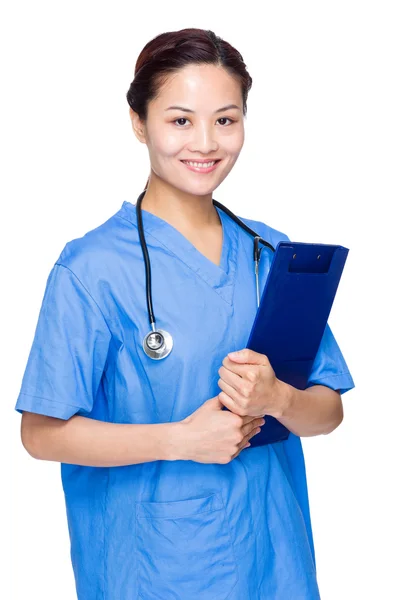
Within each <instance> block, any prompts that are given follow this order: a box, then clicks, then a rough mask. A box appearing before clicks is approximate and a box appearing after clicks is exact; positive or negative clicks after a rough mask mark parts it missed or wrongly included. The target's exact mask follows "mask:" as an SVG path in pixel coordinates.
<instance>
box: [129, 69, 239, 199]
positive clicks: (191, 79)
mask: <svg viewBox="0 0 400 600" xmlns="http://www.w3.org/2000/svg"><path fill="white" fill-rule="evenodd" d="M228 105H236V106H237V107H238V108H235V107H231V108H224V107H227V106H228ZM172 106H179V107H181V108H170V107H172ZM222 108H224V110H220V109H222ZM183 109H187V110H183ZM130 114H131V118H132V124H133V128H134V131H135V135H136V136H137V138H138V139H139V140H140V141H141V142H143V143H145V144H147V147H148V150H149V157H150V163H151V168H152V171H154V173H155V174H156V175H157V176H158V177H159V178H161V179H163V180H165V181H166V182H168V183H169V184H170V185H171V186H173V187H176V188H179V189H180V190H181V191H183V192H185V193H189V194H194V195H198V196H203V195H207V194H212V192H213V190H215V189H216V188H217V187H218V186H219V185H220V183H222V181H223V180H224V179H225V177H226V176H227V175H228V173H229V172H230V170H231V169H232V167H233V165H234V164H235V162H236V160H237V158H238V156H239V154H240V151H241V149H242V146H243V143H244V122H243V103H242V94H241V87H240V84H239V83H238V82H237V81H236V80H235V79H234V78H233V77H232V76H231V75H230V74H229V73H228V72H227V71H226V70H225V69H224V68H222V67H216V66H215V65H205V64H202V65H188V66H186V67H184V68H182V69H181V70H180V71H179V72H178V73H176V74H174V75H171V76H170V77H169V78H168V81H167V82H166V83H165V84H164V85H163V86H162V87H161V89H160V92H159V96H158V98H156V99H154V100H152V101H151V102H150V103H149V107H148V118H147V122H146V123H142V122H141V121H140V120H139V119H138V116H137V114H136V113H135V112H133V111H132V110H130ZM141 131H142V132H143V133H141ZM196 159H203V160H204V159H207V160H208V161H212V160H214V159H220V160H219V162H218V163H217V165H216V167H215V168H214V169H213V170H211V171H210V172H208V173H204V172H195V171H193V170H191V169H189V168H188V167H187V166H186V165H185V164H184V163H183V162H182V161H183V160H192V161H195V160H196Z"/></svg>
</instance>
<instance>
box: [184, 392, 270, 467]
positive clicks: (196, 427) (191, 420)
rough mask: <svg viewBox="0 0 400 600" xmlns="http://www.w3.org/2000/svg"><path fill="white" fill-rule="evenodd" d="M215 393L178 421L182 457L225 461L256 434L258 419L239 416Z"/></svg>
mask: <svg viewBox="0 0 400 600" xmlns="http://www.w3.org/2000/svg"><path fill="white" fill-rule="evenodd" d="M222 407H223V404H222V402H221V401H220V400H219V398H218V396H214V397H213V398H210V399H209V400H206V402H204V404H202V406H200V408H198V409H197V410H195V411H194V412H193V413H192V414H191V415H189V416H188V417H186V419H183V420H182V421H180V423H181V424H182V425H183V426H184V427H183V429H182V431H184V434H183V439H182V441H181V442H180V448H181V456H183V460H194V461H195V462H200V463H219V464H226V463H229V462H230V461H231V460H233V459H234V458H236V457H237V456H238V454H239V453H240V452H241V450H243V448H246V447H247V446H246V444H247V442H248V440H249V439H250V438H252V437H253V436H254V435H256V434H257V433H259V431H260V425H263V424H264V423H265V420H264V419H263V418H262V417H261V418H255V417H250V416H244V417H241V416H239V415H235V414H233V413H232V412H229V411H228V410H222Z"/></svg>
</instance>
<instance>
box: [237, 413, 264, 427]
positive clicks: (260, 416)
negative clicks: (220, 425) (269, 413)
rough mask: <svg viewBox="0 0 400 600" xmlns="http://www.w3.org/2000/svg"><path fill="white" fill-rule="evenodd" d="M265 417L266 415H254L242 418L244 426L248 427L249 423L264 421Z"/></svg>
mask: <svg viewBox="0 0 400 600" xmlns="http://www.w3.org/2000/svg"><path fill="white" fill-rule="evenodd" d="M264 417H265V415H255V416H254V417H253V416H252V415H245V416H244V417H242V419H243V425H247V423H251V421H254V420H255V419H263V418H264Z"/></svg>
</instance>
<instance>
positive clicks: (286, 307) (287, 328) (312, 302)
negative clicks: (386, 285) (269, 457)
mask: <svg viewBox="0 0 400 600" xmlns="http://www.w3.org/2000/svg"><path fill="white" fill-rule="evenodd" d="M348 252H349V249H348V248H345V247H343V246H337V245H331V244H309V243H302V242H287V241H284V242H279V243H278V245H277V246H276V249H275V252H274V255H273V259H272V263H271V267H270V270H269V272H268V275H267V280H266V282H265V286H264V289H263V292H262V296H261V299H260V305H259V307H258V310H257V313H256V316H255V319H254V323H253V326H252V329H251V332H250V336H249V340H248V342H247V345H246V347H247V348H250V349H252V350H255V351H256V352H260V353H262V354H265V355H266V356H267V357H268V359H269V361H270V363H271V366H272V368H273V369H274V371H275V374H276V376H277V378H278V379H281V380H282V381H284V382H286V383H289V384H291V385H293V386H294V387H296V388H298V389H301V390H304V389H305V388H306V387H307V382H308V378H309V376H310V374H311V370H312V366H313V363H314V359H315V357H316V354H317V352H318V348H319V346H320V343H321V340H322V336H323V333H324V330H325V327H326V324H327V322H328V317H329V313H330V312H331V308H332V304H333V301H334V298H335V295H336V291H337V288H338V285H339V281H340V278H341V276H342V272H343V268H344V265H345V262H346V259H347V255H348ZM289 433H290V431H289V429H287V428H286V427H285V426H284V425H282V423H280V421H278V420H277V419H275V418H274V417H272V416H271V415H266V416H265V424H264V425H263V426H262V427H261V431H260V433H258V434H257V435H255V436H254V437H252V438H251V442H250V443H251V446H250V447H255V446H263V445H265V444H272V443H275V442H280V441H282V440H286V439H287V438H288V437H289Z"/></svg>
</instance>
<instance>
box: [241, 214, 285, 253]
mask: <svg viewBox="0 0 400 600" xmlns="http://www.w3.org/2000/svg"><path fill="white" fill-rule="evenodd" d="M239 219H240V220H241V221H243V222H244V223H245V224H246V225H247V226H248V227H250V228H251V229H253V230H254V231H255V232H256V233H257V234H258V235H260V236H261V237H262V238H263V239H264V240H266V241H267V242H269V243H270V244H272V245H273V246H274V247H275V246H276V245H277V244H278V242H283V241H285V242H287V241H289V242H290V239H289V237H288V235H287V234H286V233H284V232H283V231H280V230H279V229H275V228H274V227H271V225H267V223H263V222H262V221H255V220H254V219H247V218H245V217H239Z"/></svg>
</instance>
